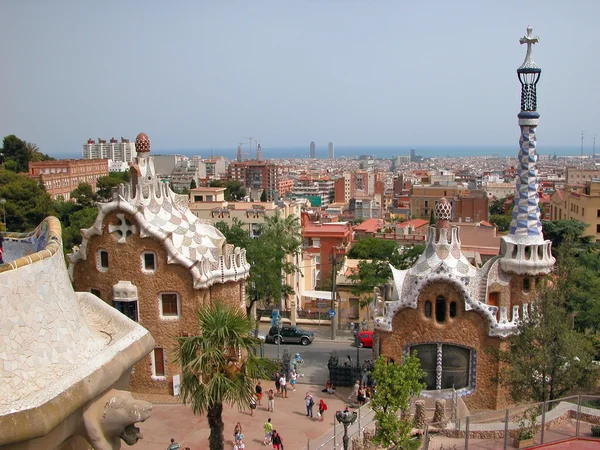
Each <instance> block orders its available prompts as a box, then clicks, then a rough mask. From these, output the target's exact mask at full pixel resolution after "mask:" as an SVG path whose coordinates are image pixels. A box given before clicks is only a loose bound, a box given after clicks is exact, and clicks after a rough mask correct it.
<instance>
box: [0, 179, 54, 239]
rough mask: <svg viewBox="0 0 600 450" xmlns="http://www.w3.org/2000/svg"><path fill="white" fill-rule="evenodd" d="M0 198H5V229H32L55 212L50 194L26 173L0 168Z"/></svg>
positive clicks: (22, 230) (23, 230)
mask: <svg viewBox="0 0 600 450" xmlns="http://www.w3.org/2000/svg"><path fill="white" fill-rule="evenodd" d="M0 198H4V199H6V203H5V204H4V207H5V208H6V222H7V224H6V229H7V230H8V231H21V232H25V231H32V230H33V229H35V227H37V226H38V225H39V224H40V222H42V220H44V219H45V218H46V217H48V216H50V215H53V214H55V212H54V210H53V202H52V198H51V197H50V195H49V194H48V193H47V192H46V191H45V190H44V188H43V187H41V186H40V185H39V183H38V182H37V181H35V180H34V179H32V178H30V177H28V176H27V175H22V174H17V173H15V172H12V171H9V170H0Z"/></svg>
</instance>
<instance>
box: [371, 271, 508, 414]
mask: <svg viewBox="0 0 600 450" xmlns="http://www.w3.org/2000/svg"><path fill="white" fill-rule="evenodd" d="M438 295H443V296H444V297H445V298H446V301H447V304H448V305H449V304H450V302H452V301H455V302H456V303H457V311H456V317H454V318H450V317H449V308H446V319H445V321H444V322H443V323H438V322H437V321H436V319H435V311H433V312H432V316H431V317H430V318H427V317H425V312H424V304H425V301H426V300H429V301H431V302H432V303H433V304H435V299H436V297H437V296H438ZM464 304H465V302H464V299H463V298H462V296H461V295H460V293H459V291H458V290H457V289H456V287H455V286H454V285H452V284H449V283H445V282H437V283H432V284H430V285H428V286H426V287H425V288H424V289H423V290H422V291H421V292H420V293H419V297H418V300H417V309H412V308H405V309H402V310H400V311H398V313H397V314H396V315H395V316H394V319H393V322H392V325H393V331H392V332H391V333H385V332H379V333H380V336H381V355H383V356H385V357H388V358H393V359H394V360H395V361H400V360H401V359H402V352H403V350H404V349H405V347H407V346H409V345H416V344H422V343H448V344H455V345H461V346H464V347H468V348H471V349H473V350H475V351H476V352H477V368H476V379H475V381H476V387H475V391H474V392H473V393H472V394H471V395H468V396H466V397H464V400H465V403H466V404H467V406H468V407H469V408H470V409H497V408H501V407H504V406H505V403H504V401H503V400H502V398H499V396H498V386H497V383H496V382H495V381H494V378H495V377H496V375H497V372H498V364H497V362H496V361H495V359H494V358H493V356H492V355H491V354H490V353H489V352H488V351H486V350H487V349H497V348H498V346H499V344H500V339H499V338H495V337H489V335H488V332H489V323H488V321H487V320H486V319H485V318H484V317H483V316H482V315H480V314H479V313H477V312H475V311H465V309H464Z"/></svg>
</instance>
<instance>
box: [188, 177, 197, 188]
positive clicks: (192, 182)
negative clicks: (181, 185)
mask: <svg viewBox="0 0 600 450" xmlns="http://www.w3.org/2000/svg"><path fill="white" fill-rule="evenodd" d="M197 187H198V186H197V185H196V180H194V179H193V178H192V181H190V189H196V188H197Z"/></svg>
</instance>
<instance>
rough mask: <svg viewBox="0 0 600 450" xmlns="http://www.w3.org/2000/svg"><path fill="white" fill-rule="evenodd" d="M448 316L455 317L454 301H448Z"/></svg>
mask: <svg viewBox="0 0 600 450" xmlns="http://www.w3.org/2000/svg"><path fill="white" fill-rule="evenodd" d="M450 317H456V302H450Z"/></svg>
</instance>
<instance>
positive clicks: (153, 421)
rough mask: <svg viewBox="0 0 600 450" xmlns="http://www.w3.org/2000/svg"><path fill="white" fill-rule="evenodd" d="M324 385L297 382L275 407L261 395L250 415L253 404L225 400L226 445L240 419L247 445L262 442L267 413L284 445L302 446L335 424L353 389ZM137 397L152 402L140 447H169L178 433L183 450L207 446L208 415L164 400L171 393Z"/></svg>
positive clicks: (150, 449) (145, 449)
mask: <svg viewBox="0 0 600 450" xmlns="http://www.w3.org/2000/svg"><path fill="white" fill-rule="evenodd" d="M262 386H263V389H265V388H266V391H268V390H269V389H270V388H271V387H273V382H269V381H265V382H263V383H262ZM321 389H323V386H316V385H301V386H300V387H297V388H296V392H291V391H290V392H288V398H283V399H282V398H279V397H278V398H276V399H275V412H274V413H272V412H268V411H267V401H266V398H265V397H266V396H265V397H263V401H262V406H259V407H258V408H257V409H256V411H255V412H254V416H250V411H249V409H248V410H246V411H239V410H238V409H237V408H235V407H234V408H231V407H228V406H225V407H224V410H223V422H224V424H225V433H224V439H225V450H229V449H231V448H233V429H234V427H235V424H236V423H237V422H240V423H241V424H242V428H243V433H244V443H245V444H246V450H252V449H258V448H263V446H262V442H263V438H264V431H263V424H264V423H265V422H266V421H267V419H268V418H269V417H271V421H272V423H273V426H274V428H275V429H276V430H277V431H279V433H280V434H281V436H282V438H283V442H284V447H285V449H286V450H303V449H304V448H305V447H306V444H307V439H311V440H312V439H316V438H318V437H320V436H321V435H323V434H325V433H327V432H329V431H330V430H331V429H332V427H333V421H334V413H335V411H339V410H342V409H343V408H344V405H345V404H346V403H345V402H344V401H343V400H342V399H346V398H347V397H348V395H349V393H350V390H351V389H350V388H341V389H340V390H339V391H338V392H336V394H334V395H330V394H326V393H322V392H321ZM306 392H310V393H311V395H312V396H313V398H314V399H315V406H314V408H313V412H314V418H312V419H311V418H310V417H306V407H305V403H304V396H305V395H306ZM135 397H136V398H141V399H144V400H147V401H150V402H151V403H153V409H152V416H151V417H150V418H149V419H148V420H147V421H146V422H144V423H141V424H139V427H140V429H141V431H142V434H143V436H144V438H143V440H141V441H140V442H138V444H137V445H136V448H139V449H142V450H165V449H166V448H167V446H168V445H169V443H170V439H171V438H175V440H176V441H177V442H178V443H179V444H180V445H181V449H182V450H183V449H184V448H185V447H189V448H190V449H191V450H208V436H209V434H210V429H209V428H208V422H207V420H206V417H205V416H194V415H193V414H192V412H191V409H190V407H189V406H185V405H181V404H177V403H169V404H167V403H162V402H163V401H164V402H167V401H168V402H173V401H176V400H175V399H174V398H173V397H167V396H164V397H163V396H144V395H139V394H135ZM321 398H323V399H324V400H325V403H327V407H328V410H327V412H326V413H325V418H324V420H323V422H320V420H319V418H317V409H318V408H317V405H318V403H319V399H321Z"/></svg>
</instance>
